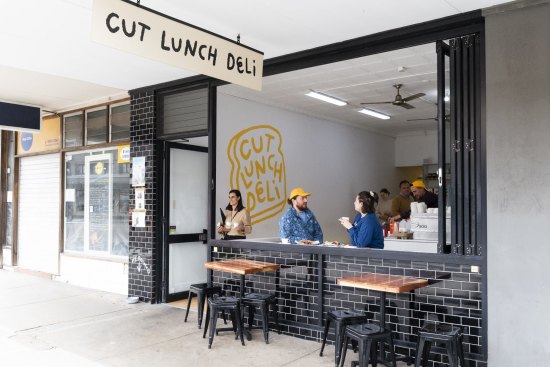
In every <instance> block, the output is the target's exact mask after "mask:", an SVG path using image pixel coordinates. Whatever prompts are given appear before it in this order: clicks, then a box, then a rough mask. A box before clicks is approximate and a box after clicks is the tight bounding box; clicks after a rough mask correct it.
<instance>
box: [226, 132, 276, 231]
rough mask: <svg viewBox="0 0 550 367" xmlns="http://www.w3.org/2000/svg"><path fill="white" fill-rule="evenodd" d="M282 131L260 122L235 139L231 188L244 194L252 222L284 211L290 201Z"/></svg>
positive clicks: (231, 149)
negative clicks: (287, 196)
mask: <svg viewBox="0 0 550 367" xmlns="http://www.w3.org/2000/svg"><path fill="white" fill-rule="evenodd" d="M282 145H283V139H282V136H281V133H280V132H279V130H277V129H275V128H274V127H273V126H269V125H257V126H252V127H249V128H248V129H245V130H242V131H240V132H239V133H237V134H236V135H235V136H233V137H232V138H231V140H230V141H229V145H228V146H227V158H229V161H230V162H231V172H230V175H229V181H230V187H231V189H238V190H240V191H241V193H242V195H243V200H244V205H245V206H246V207H247V208H248V210H249V211H250V216H251V219H252V224H255V223H259V222H262V221H264V220H266V219H269V218H271V217H273V216H275V215H277V214H278V213H280V212H282V210H283V208H284V207H285V204H286V168H285V157H284V154H283V151H282V150H281V147H282Z"/></svg>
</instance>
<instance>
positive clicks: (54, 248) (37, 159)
mask: <svg viewBox="0 0 550 367" xmlns="http://www.w3.org/2000/svg"><path fill="white" fill-rule="evenodd" d="M59 169H60V155H59V154H48V155H40V156H34V157H25V158H21V160H20V174H19V212H18V237H17V238H18V240H17V243H18V265H19V266H20V267H22V268H26V269H31V270H36V271H42V272H46V273H50V274H58V268H59V267H58V264H59V215H60V213H59V202H60V196H59V187H60V178H59Z"/></svg>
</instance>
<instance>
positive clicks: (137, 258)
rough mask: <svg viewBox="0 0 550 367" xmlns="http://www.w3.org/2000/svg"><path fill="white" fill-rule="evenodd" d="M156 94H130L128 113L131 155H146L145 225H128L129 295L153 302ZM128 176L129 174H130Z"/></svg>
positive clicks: (132, 190)
mask: <svg viewBox="0 0 550 367" xmlns="http://www.w3.org/2000/svg"><path fill="white" fill-rule="evenodd" d="M156 135H157V134H156V123H155V96H154V94H153V93H150V92H149V93H138V94H136V95H132V98H131V112H130V155H131V157H132V158H133V157H145V170H146V173H145V209H146V211H147V214H146V217H145V223H146V224H145V227H143V228H134V227H132V225H131V224H130V237H129V256H130V261H129V262H130V268H129V270H128V295H129V296H139V297H140V299H141V300H142V301H146V302H150V301H155V298H156V294H155V284H154V279H155V278H154V277H155V271H156V269H155V267H154V263H155V260H156V227H155V225H156V220H157V218H156V206H155V203H156V193H157V186H158V177H157V172H158V168H157V167H156V160H155V154H156V144H155V143H156ZM130 177H131V174H130ZM134 193H135V191H134V188H133V187H132V189H131V190H130V210H131V209H132V208H134V207H135V195H134Z"/></svg>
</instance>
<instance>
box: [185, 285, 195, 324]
mask: <svg viewBox="0 0 550 367" xmlns="http://www.w3.org/2000/svg"><path fill="white" fill-rule="evenodd" d="M191 298H193V293H191V291H189V296H188V297H187V311H185V319H184V320H183V322H187V316H189V308H190V307H191Z"/></svg>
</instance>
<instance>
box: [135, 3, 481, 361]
mask: <svg viewBox="0 0 550 367" xmlns="http://www.w3.org/2000/svg"><path fill="white" fill-rule="evenodd" d="M483 32H484V18H483V17H482V15H481V11H479V10H478V11H473V12H468V13H464V14H460V15H457V16H451V17H446V18H442V19H438V20H434V21H429V22H425V23H421V24H416V25H412V26H408V27H403V28H399V29H395V30H390V31H386V32H381V33H377V34H374V35H370V36H365V37H360V38H356V39H352V40H348V41H345V42H340V43H336V44H331V45H327V46H322V47H318V48H315V49H310V50H305V51H301V52H297V53H294V54H289V55H284V56H280V57H276V58H272V59H269V60H266V61H265V62H264V76H269V75H275V74H279V73H283V72H289V71H294V70H300V69H304V68H308V67H313V66H318V65H323V64H328V63H332V62H337V61H343V60H347V59H352V58H357V57H362V56H367V55H372V54H376V53H381V52H386V51H392V50H396V49H400V48H405V47H411V46H414V45H419V44H424V43H428V42H436V41H438V40H446V39H452V38H454V37H459V38H461V37H462V36H464V35H474V38H475V40H476V41H475V42H474V45H476V49H475V51H474V52H473V53H471V54H468V53H467V55H466V56H464V57H466V59H464V60H463V58H462V51H461V50H460V51H458V53H457V55H459V56H457V55H454V57H453V61H451V69H453V68H454V67H455V66H456V65H455V64H454V62H455V61H456V62H460V63H464V62H466V63H467V64H468V66H469V68H468V70H469V71H468V74H467V75H468V78H469V79H467V80H469V81H470V83H469V84H467V87H468V88H470V89H469V90H468V96H470V97H469V98H470V99H469V100H467V101H463V100H462V99H461V98H459V97H458V96H462V95H463V91H462V88H463V86H462V84H460V83H459V82H461V81H462V79H466V78H464V77H463V76H461V79H460V80H459V79H453V78H454V77H456V75H452V76H451V80H450V83H451V89H453V88H455V87H457V93H452V95H451V98H452V99H451V119H452V121H455V122H457V121H458V122H460V121H462V118H463V115H464V114H465V113H467V114H468V116H469V118H470V120H472V121H473V120H475V124H474V125H473V126H471V125H468V126H466V127H464V126H462V127H461V129H457V128H454V129H453V128H451V130H452V132H451V135H452V136H453V137H461V136H463V135H464V134H466V136H467V137H469V134H470V133H471V132H472V131H473V132H474V133H475V135H476V138H475V140H474V141H473V146H474V151H475V152H476V154H475V155H474V157H473V158H471V159H470V157H467V158H468V159H470V161H473V162H475V164H473V165H468V169H467V172H466V174H467V178H468V179H467V183H468V186H467V187H466V188H467V189H469V188H470V187H471V186H472V184H473V186H474V188H475V191H474V193H473V194H470V193H468V195H469V196H468V198H467V201H466V202H465V203H466V206H467V212H468V213H469V214H474V215H469V216H468V217H467V219H468V224H467V225H466V226H465V225H464V224H463V219H464V218H466V217H465V215H464V206H463V205H462V203H463V199H464V197H463V193H464V192H465V191H464V189H465V187H464V181H463V176H462V175H461V176H460V179H459V178H457V175H456V171H453V172H452V175H451V177H452V179H453V180H455V181H454V182H453V184H451V185H450V186H451V191H450V193H449V196H450V198H451V200H450V201H451V205H452V207H453V213H452V215H453V220H456V222H455V223H456V224H457V225H454V226H452V231H451V243H452V244H455V245H454V246H452V247H451V253H450V254H444V252H447V251H448V250H447V249H446V248H445V246H446V245H445V242H444V239H442V238H441V237H440V239H439V244H438V245H439V252H440V254H438V255H435V254H424V253H421V254H419V253H409V252H403V253H401V252H394V251H387V250H385V251H383V252H376V251H371V250H368V249H365V250H363V251H365V253H364V255H365V256H370V257H379V258H392V259H398V260H399V259H403V260H411V259H412V260H415V259H418V260H423V261H425V260H428V261H432V260H433V261H440V262H444V263H451V262H452V263H460V264H465V265H477V266H481V267H482V274H483V277H484V278H483V279H484V281H483V292H482V294H483V299H482V302H483V303H484V304H485V307H484V308H483V309H484V311H483V312H484V315H483V319H484V324H483V338H485V340H486V337H487V317H486V316H487V315H486V309H487V308H486V304H487V292H486V281H487V279H486V272H485V269H486V258H485V251H484V247H485V244H486V230H485V228H486V226H485V225H484V224H485V222H486V218H485V216H486V213H485V207H484V205H485V204H484V203H485V199H486V192H485V190H484V189H483V188H484V187H485V182H486V177H485V173H484V168H485V147H484V145H483V144H482V141H483V139H484V133H485V127H484V124H483V122H484V121H483V119H484V115H483V112H484V105H483V102H484V99H483V91H484V81H483V78H484V48H483V47H484V46H483V45H484V44H483V40H484V35H483ZM467 37H471V36H467ZM452 48H453V47H452V45H451V47H450V51H449V52H450V55H451V54H452V52H453V51H452ZM470 73H474V74H473V75H472V74H470ZM438 77H439V76H438ZM472 78H473V83H472ZM440 82H441V78H439V81H438V88H440V85H439V83H440ZM204 83H207V84H208V88H209V117H208V122H209V125H208V126H209V148H210V153H209V154H210V159H209V161H210V163H209V165H210V166H209V172H210V180H211V185H212V186H211V190H210V192H211V196H210V197H209V203H208V205H209V208H210V213H209V215H210V218H209V228H208V230H209V231H210V236H209V238H210V241H209V253H208V260H211V258H212V256H211V251H212V249H213V247H215V246H221V245H222V244H221V242H219V241H218V240H215V237H214V233H213V231H212V229H213V228H215V227H214V218H215V202H214V201H215V197H216V196H215V195H216V190H215V186H216V185H215V171H216V162H215V156H216V87H217V86H220V85H224V84H227V83H226V82H223V81H220V80H217V79H213V78H210V77H206V76H203V75H201V76H194V77H190V78H185V79H180V80H175V81H171V82H168V83H162V84H157V85H152V86H148V87H144V88H139V89H135V90H133V91H131V92H130V93H131V94H138V93H143V92H151V91H154V92H158V91H161V92H160V93H163V92H164V91H166V90H177V91H181V90H182V89H183V88H188V87H193V86H196V85H204ZM443 83H444V79H443ZM443 87H444V84H443ZM453 94H454V96H453ZM443 96H444V93H440V96H439V101H438V103H439V105H438V116H439V118H438V124H439V127H440V134H441V131H442V132H444V129H445V126H444V125H445V109H444V103H443V100H442V99H443ZM472 98H473V99H472ZM464 103H466V104H467V105H466V106H464ZM158 106H161V104H158ZM157 116H159V114H158V113H157ZM451 125H453V124H451ZM455 140H458V139H455ZM463 143H464V140H463V139H461V144H463ZM441 144H444V141H443V142H442V141H441V139H440V142H439V146H438V154H439V157H440V159H439V169H440V177H441V180H442V182H441V183H440V187H443V188H444V187H445V186H444V184H445V163H444V162H445V160H444V159H443V160H442V159H441V157H443V158H445V154H446V152H445V145H441ZM471 146H472V145H468V148H469V147H471ZM447 148H448V147H447ZM453 156H455V157H453ZM451 159H452V160H451V167H453V166H454V167H455V168H454V170H456V167H457V164H458V166H459V167H462V166H463V163H464V162H463V160H464V157H463V156H462V155H451ZM453 163H454V164H453ZM472 180H473V181H472ZM160 186H161V187H162V185H160ZM159 189H160V187H159ZM159 192H160V191H159ZM466 192H468V191H466ZM440 197H444V195H440ZM472 198H473V201H474V203H475V204H474V205H471V202H472ZM456 204H461V205H460V207H457V205H456ZM444 208H445V206H444V205H443V206H442V201H441V199H440V202H439V210H440V213H441V214H442V215H440V222H439V229H440V234H441V235H440V236H444V235H445V221H444V215H443V213H445V210H444ZM455 211H456V212H455ZM159 213H160V211H159ZM457 214H460V215H457ZM441 218H443V219H441ZM463 227H464V228H467V230H466V231H458V230H457V228H463ZM442 229H443V230H442ZM472 231H474V232H473V234H472ZM465 233H467V234H468V238H472V236H473V238H474V240H475V241H476V242H475V250H474V251H473V252H474V253H471V252H472V246H471V243H470V246H467V248H466V253H467V254H471V255H474V256H460V255H461V254H463V253H464V247H463V246H461V244H462V243H463V242H462V241H463V240H464V235H465ZM159 236H162V234H160V233H159ZM229 242H235V245H237V246H239V247H246V246H247V245H250V246H251V248H253V247H254V244H252V243H249V244H247V243H246V242H239V241H227V243H226V242H223V246H225V247H227V246H228V245H229ZM262 246H265V247H263V248H265V249H269V248H272V249H273V250H276V249H278V248H279V245H275V244H274V245H267V244H262ZM310 251H311V253H319V254H320V255H321V256H320V260H321V259H322V258H323V256H324V254H331V253H334V254H346V255H348V253H347V251H354V250H346V249H330V248H328V249H326V248H323V249H316V248H315V247H312V248H309V249H308V252H310ZM318 251H319V252H318ZM352 253H353V254H354V255H356V254H357V252H355V251H354V252H350V253H349V255H352ZM476 255H477V256H476ZM163 257H164V256H163ZM208 279H209V281H210V279H211V272H209V275H208ZM486 344H487V343H483V345H484V352H483V353H484V355H486V354H487V345H486Z"/></svg>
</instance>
